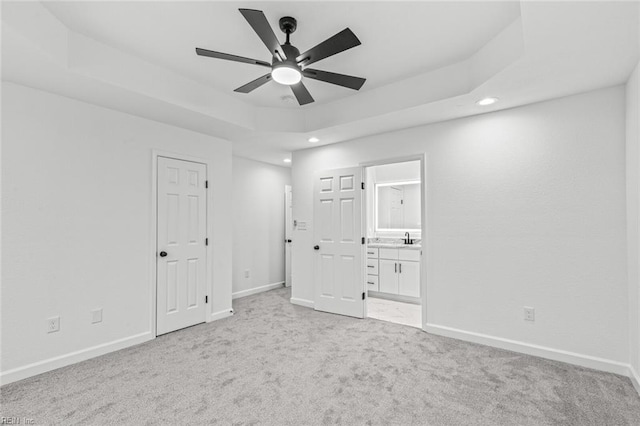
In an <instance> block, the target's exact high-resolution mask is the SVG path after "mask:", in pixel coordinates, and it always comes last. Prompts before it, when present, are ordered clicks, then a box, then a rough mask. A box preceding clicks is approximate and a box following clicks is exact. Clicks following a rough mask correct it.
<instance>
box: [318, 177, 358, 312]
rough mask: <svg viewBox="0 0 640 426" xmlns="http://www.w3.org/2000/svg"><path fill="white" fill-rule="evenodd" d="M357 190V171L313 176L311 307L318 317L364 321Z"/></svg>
mask: <svg viewBox="0 0 640 426" xmlns="http://www.w3.org/2000/svg"><path fill="white" fill-rule="evenodd" d="M361 185H362V169H361V168H360V167H353V168H348V169H338V170H329V171H325V172H321V173H318V174H317V175H316V182H315V200H314V201H315V203H314V213H313V214H314V222H315V225H314V237H315V241H316V246H315V247H314V249H315V250H316V262H315V263H316V274H315V279H316V281H315V300H314V307H315V309H316V310H318V311H324V312H331V313H334V314H341V315H349V316H352V317H357V318H363V317H364V313H365V311H364V310H365V301H364V294H365V280H364V273H363V272H364V265H363V257H364V256H363V255H364V245H363V244H362V236H363V230H362V192H364V191H363V190H362V187H361Z"/></svg>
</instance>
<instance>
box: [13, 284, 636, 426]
mask: <svg viewBox="0 0 640 426" xmlns="http://www.w3.org/2000/svg"><path fill="white" fill-rule="evenodd" d="M289 297H290V293H289V291H288V289H278V290H273V291H270V292H268V293H263V294H259V295H255V296H251V297H247V298H244V299H239V300H237V301H234V307H235V309H236V312H237V313H236V315H235V316H233V317H231V318H227V319H224V320H220V321H216V322H213V323H210V324H203V325H199V326H196V327H191V328H189V329H186V330H182V331H178V332H175V333H171V334H168V335H165V336H162V337H160V338H158V339H155V340H153V341H151V342H148V343H145V344H142V345H138V346H135V347H132V348H128V349H125V350H122V351H119V352H115V353H112V354H108V355H105V356H102V357H99V358H95V359H92V360H88V361H85V362H82V363H80V364H76V365H73V366H69V367H65V368H62V369H59V370H56V371H52V372H49V373H46V374H42V375H40V376H37V377H33V378H30V379H27V380H23V381H21V382H17V383H12V384H9V385H6V386H4V387H3V388H2V389H1V390H2V410H1V411H2V413H1V415H2V416H20V417H22V416H24V417H29V418H33V419H34V420H35V421H36V423H37V424H43V423H51V424H65V425H68V424H91V425H95V424H136V425H137V424H169V423H180V424H204V423H211V424H238V425H240V424H269V425H316V424H344V425H361V424H377V425H389V424H395V425H411V424H420V425H509V426H513V425H597V426H605V425H639V424H640V397H638V394H637V393H636V392H635V390H634V389H633V387H632V385H631V383H630V381H629V380H628V379H627V378H625V377H621V376H617V375H613V374H607V373H601V372H597V371H593V370H588V369H585V368H579V367H574V366H571V365H568V364H563V363H559V362H554V361H548V360H544V359H541V358H535V357H531V356H527V355H520V354H517V353H513V352H508V351H504V350H498V349H493V348H489V347H485V346H480V345H475V344H471V343H465V342H461V341H457V340H454V339H448V338H444V337H438V336H432V335H429V334H426V333H424V332H423V331H421V330H418V329H416V328H412V327H406V326H402V325H397V324H392V323H388V322H382V321H376V320H370V319H365V320H357V319H351V318H348V317H343V316H339V315H330V314H324V313H319V312H315V311H313V310H311V309H308V308H302V307H299V306H294V305H291V304H290V303H289V300H288V298H289Z"/></svg>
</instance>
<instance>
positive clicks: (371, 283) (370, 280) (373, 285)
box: [367, 275, 380, 291]
mask: <svg viewBox="0 0 640 426" xmlns="http://www.w3.org/2000/svg"><path fill="white" fill-rule="evenodd" d="M367 290H370V291H380V290H379V287H378V276H377V275H367Z"/></svg>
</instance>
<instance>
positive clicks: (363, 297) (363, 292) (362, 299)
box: [362, 291, 364, 300]
mask: <svg viewBox="0 0 640 426" xmlns="http://www.w3.org/2000/svg"><path fill="white" fill-rule="evenodd" d="M362 300H364V291H363V292H362Z"/></svg>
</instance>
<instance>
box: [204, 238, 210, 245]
mask: <svg viewBox="0 0 640 426" xmlns="http://www.w3.org/2000/svg"><path fill="white" fill-rule="evenodd" d="M204 245H205V246H208V245H209V239H208V238H205V239H204Z"/></svg>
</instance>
